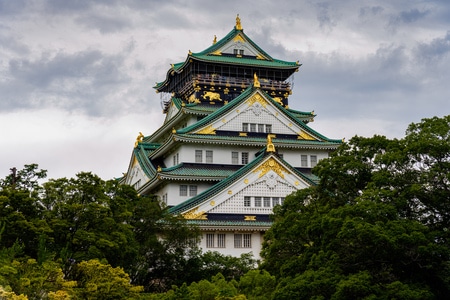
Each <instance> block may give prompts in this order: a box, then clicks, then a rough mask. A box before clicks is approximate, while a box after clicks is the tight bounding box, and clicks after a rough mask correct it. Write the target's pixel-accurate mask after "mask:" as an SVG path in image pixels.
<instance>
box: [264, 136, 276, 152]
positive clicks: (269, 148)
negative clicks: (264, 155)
mask: <svg viewBox="0 0 450 300" xmlns="http://www.w3.org/2000/svg"><path fill="white" fill-rule="evenodd" d="M266 152H275V145H274V144H273V143H272V135H271V134H268V135H267V149H266Z"/></svg>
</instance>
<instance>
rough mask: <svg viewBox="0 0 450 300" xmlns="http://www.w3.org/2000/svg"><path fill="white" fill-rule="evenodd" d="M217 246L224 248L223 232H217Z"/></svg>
mask: <svg viewBox="0 0 450 300" xmlns="http://www.w3.org/2000/svg"><path fill="white" fill-rule="evenodd" d="M217 248H225V233H219V234H217Z"/></svg>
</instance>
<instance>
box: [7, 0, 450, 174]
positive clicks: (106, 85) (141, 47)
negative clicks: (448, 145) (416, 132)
mask: <svg viewBox="0 0 450 300" xmlns="http://www.w3.org/2000/svg"><path fill="white" fill-rule="evenodd" d="M237 13H239V14H240V16H241V20H242V24H243V27H244V30H245V33H246V34H247V35H249V36H250V38H252V40H253V41H255V42H256V43H257V44H258V45H259V46H261V48H263V49H264V50H265V51H266V52H268V53H269V54H270V55H271V56H272V57H274V58H279V59H283V60H288V61H297V60H299V61H300V63H302V64H303V65H302V67H301V68H300V71H299V72H298V73H296V74H295V81H294V84H295V86H294V91H293V95H292V96H291V98H290V107H292V108H294V109H299V110H315V112H316V113H317V114H318V115H319V117H318V118H317V120H316V122H315V123H314V124H312V125H313V127H315V126H317V125H319V126H320V124H326V127H324V128H322V129H321V132H322V133H323V134H324V135H326V136H330V137H331V138H340V137H343V136H347V137H351V136H353V135H354V134H359V135H367V134H370V133H389V134H391V136H395V137H397V136H400V135H402V134H403V133H404V130H405V129H406V126H407V125H408V124H409V123H411V122H416V121H420V119H421V118H423V117H431V116H434V115H443V114H450V107H449V106H448V97H449V91H448V78H450V55H449V53H450V31H449V30H450V21H449V20H450V3H449V2H448V1H438V0H434V1H426V2H411V1H408V0H399V1H394V2H393V1H387V0H380V1H377V2H376V4H372V5H368V4H367V3H366V2H364V3H362V2H361V1H356V0H352V1H340V2H339V3H338V2H336V1H326V0H324V1H321V2H320V3H318V2H316V1H310V0H304V1H302V0H300V1H298V0H287V1H284V2H282V3H281V2H276V1H270V0H262V1H240V0H230V1H219V2H217V1H208V0H193V1H187V0H168V1H142V0H129V1H118V0H76V1H62V0H33V1H25V0H15V1H9V0H0V16H1V21H0V57H1V59H0V113H1V114H2V115H0V127H3V128H6V126H8V124H6V125H5V124H4V123H1V121H2V117H4V116H14V117H16V116H20V115H21V114H22V113H23V115H24V118H25V119H24V121H23V122H22V123H23V128H24V129H22V131H20V132H19V131H17V132H11V133H10V136H11V138H10V139H11V140H10V141H7V142H6V143H7V144H8V145H12V146H15V147H18V146H17V145H22V144H23V143H22V141H21V140H20V139H16V140H14V138H15V137H16V136H19V137H20V136H24V135H26V134H28V128H30V127H38V126H40V125H39V122H41V123H45V122H44V121H47V120H46V119H47V118H48V119H53V120H54V123H52V124H54V125H52V126H51V129H52V130H49V128H48V127H45V126H44V127H42V129H40V130H38V129H37V128H36V130H35V131H34V132H42V137H39V140H41V139H42V140H43V141H46V143H47V142H48V143H49V145H48V148H46V149H45V151H43V152H42V153H44V154H45V155H46V156H48V157H49V159H48V160H47V161H49V162H51V161H53V158H54V157H55V155H56V156H57V155H58V154H53V153H50V152H51V151H53V150H52V149H53V148H54V147H53V145H60V136H59V133H58V132H59V130H56V129H55V130H53V129H54V128H56V127H58V124H60V123H61V122H65V120H64V119H65V118H62V119H63V120H60V119H58V118H55V115H58V116H59V114H61V115H64V116H70V118H69V119H70V123H71V124H76V125H73V126H72V125H70V126H69V125H67V124H66V123H63V125H62V127H64V129H65V130H67V131H69V132H70V130H72V129H73V128H78V129H77V131H76V133H73V134H76V135H77V136H78V142H79V143H81V142H80V141H83V142H82V144H83V145H90V147H85V146H80V150H78V151H80V154H79V157H83V156H86V157H91V156H92V157H96V156H97V157H98V156H102V157H103V156H105V155H104V153H105V151H106V152H107V150H105V149H104V150H102V151H103V152H101V153H94V151H95V149H94V148H96V146H95V147H94V146H92V145H93V141H92V140H87V141H84V139H85V132H86V131H90V134H91V136H92V137H93V138H92V139H95V141H97V139H101V137H102V136H103V135H104V133H105V132H110V131H111V130H110V126H111V124H116V122H117V120H122V121H121V122H122V123H120V125H118V126H116V127H114V130H116V131H117V136H121V137H123V136H129V135H130V134H131V135H133V136H131V137H130V141H129V142H130V145H132V143H133V139H134V138H135V134H137V133H138V132H139V131H143V132H144V133H145V134H151V133H152V131H153V130H155V129H156V128H158V127H159V125H160V124H161V123H162V119H163V118H164V115H162V114H161V109H160V106H159V96H158V95H157V94H155V92H154V90H153V89H152V86H153V85H154V83H155V82H157V81H161V80H163V79H164V78H165V76H166V72H167V70H168V69H169V67H170V63H174V62H179V61H183V60H184V59H185V58H186V55H187V51H188V50H189V49H191V50H192V51H194V52H197V51H201V50H203V49H205V48H206V47H208V46H209V45H210V44H211V41H212V38H213V36H214V35H217V37H218V38H221V37H223V36H224V35H225V34H227V33H228V32H229V31H230V30H231V29H232V28H233V26H234V18H235V17H236V14H237ZM35 113H36V117H34V118H33V121H32V123H27V122H28V121H27V120H26V118H29V117H30V116H34V115H35ZM135 118H139V122H137V121H136V123H135V124H133V126H131V125H130V122H131V121H130V120H135ZM3 119H4V118H3ZM7 119H8V120H9V122H11V120H12V119H11V117H9V118H7ZM14 119H15V118H14ZM78 120H79V121H78ZM78 122H80V123H79V124H78ZM86 124H87V125H86ZM60 126H61V125H60ZM336 128H339V131H338V132H337V134H336V133H335V129H336ZM122 130H123V131H122ZM119 131H121V132H120V133H119ZM130 132H131V133H130ZM330 132H332V134H330ZM117 136H116V133H114V134H112V136H111V137H110V144H114V143H116V142H117V143H123V140H118V139H119V138H118V137H117ZM116 139H117V141H116ZM112 141H114V142H112ZM1 142H4V141H3V140H2V141H0V143H1ZM52 143H53V144H52ZM50 144H52V145H50ZM2 147H3V145H2V146H0V149H3V148H2ZM70 148H71V149H72V148H76V145H73V146H71V147H70ZM83 148H89V149H90V151H89V153H81V152H82V149H83ZM124 148H126V147H124ZM124 151H125V152H123V153H122V154H121V155H122V157H123V159H124V160H125V161H126V160H127V158H128V157H129V151H130V149H128V148H127V149H125V150H124ZM15 152H16V150H15V149H12V150H10V151H9V152H8V153H11V154H10V155H13V154H14V153H15ZM47 152H49V153H47ZM58 153H61V152H58ZM24 156H25V154H24ZM117 157H120V156H119V155H118V156H117ZM30 162H37V163H39V161H28V163H30ZM59 162H61V160H60V161H59ZM0 163H1V162H0ZM126 163H127V162H124V164H126ZM18 166H20V165H18ZM43 167H45V168H48V169H50V170H52V169H55V168H59V169H63V168H64V164H63V163H60V164H58V165H52V166H43ZM87 168H89V166H88V167H87ZM103 168H104V165H103V166H102V165H98V166H95V167H94V166H92V169H93V170H94V169H97V170H98V169H100V170H102V169H103ZM4 169H5V170H8V168H7V167H6V166H5V167H4ZM60 171H61V172H60V173H63V171H65V170H60ZM77 171H79V170H78V169H77ZM121 171H123V169H122V168H119V169H117V171H115V174H113V172H114V170H111V177H112V176H116V175H117V174H120V172H121ZM68 176H73V174H68Z"/></svg>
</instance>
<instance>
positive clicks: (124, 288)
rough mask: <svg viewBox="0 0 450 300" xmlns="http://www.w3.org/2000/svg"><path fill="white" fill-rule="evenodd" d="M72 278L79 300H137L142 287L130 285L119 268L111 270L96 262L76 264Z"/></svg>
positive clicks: (126, 275)
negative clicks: (74, 281) (73, 278)
mask: <svg viewBox="0 0 450 300" xmlns="http://www.w3.org/2000/svg"><path fill="white" fill-rule="evenodd" d="M74 273H75V274H74V277H75V278H76V279H77V282H78V287H77V288H75V291H76V294H77V297H78V298H81V299H105V300H106V299H112V300H115V299H138V298H139V293H140V292H141V291H142V290H143V287H142V286H134V285H132V284H131V283H130V277H129V276H128V274H126V273H125V272H124V270H123V269H122V268H120V267H116V268H113V267H112V266H111V265H109V264H103V263H101V262H100V261H98V260H89V261H82V262H80V263H78V264H77V266H76V268H75V271H74Z"/></svg>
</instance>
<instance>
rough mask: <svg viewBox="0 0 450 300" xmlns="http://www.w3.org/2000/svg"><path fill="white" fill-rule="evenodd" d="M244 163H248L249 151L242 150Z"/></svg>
mask: <svg viewBox="0 0 450 300" xmlns="http://www.w3.org/2000/svg"><path fill="white" fill-rule="evenodd" d="M241 156H242V157H241V159H242V164H243V165H246V164H248V152H242V154H241Z"/></svg>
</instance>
